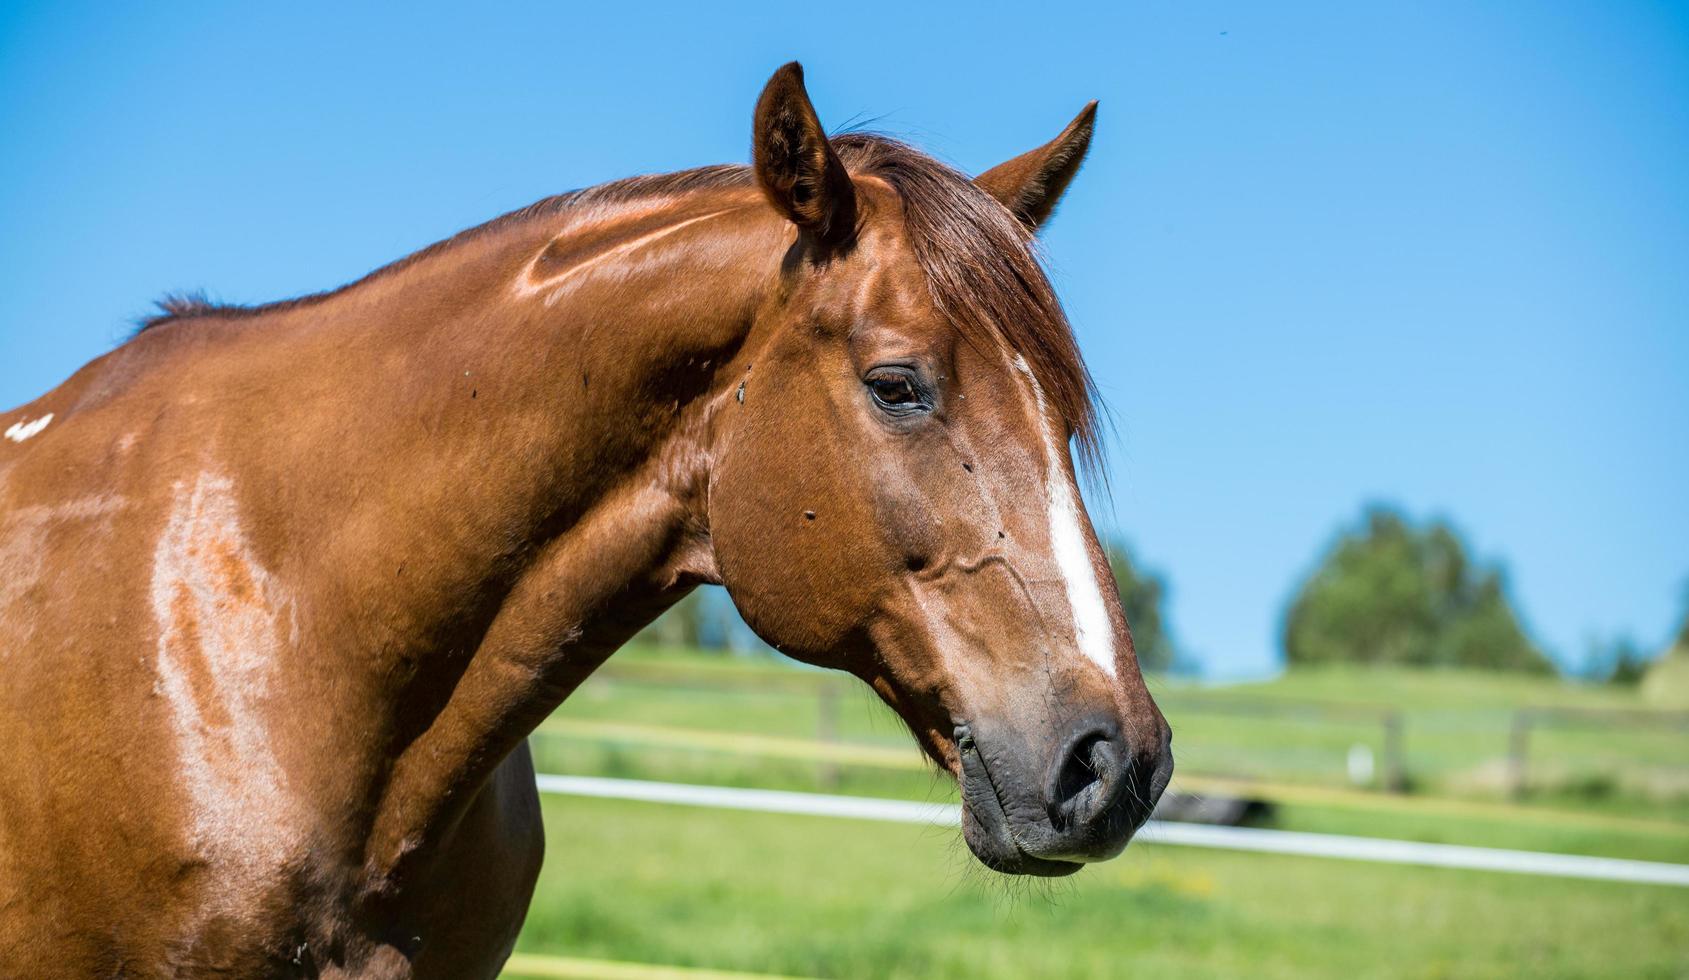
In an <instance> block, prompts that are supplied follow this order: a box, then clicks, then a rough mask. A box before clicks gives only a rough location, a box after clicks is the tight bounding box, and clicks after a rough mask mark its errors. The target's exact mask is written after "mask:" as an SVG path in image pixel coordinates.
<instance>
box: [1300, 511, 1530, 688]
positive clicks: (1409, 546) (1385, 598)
mask: <svg viewBox="0 0 1689 980" xmlns="http://www.w3.org/2000/svg"><path fill="white" fill-rule="evenodd" d="M1284 651H1285V659H1286V661H1287V662H1288V663H1290V664H1291V665H1293V666H1294V665H1300V664H1327V663H1384V664H1412V665H1416V666H1465V667H1484V668H1489V669H1492V670H1519V671H1528V672H1531V673H1550V672H1552V671H1553V669H1554V668H1553V665H1552V664H1551V663H1550V662H1549V660H1548V658H1547V657H1545V656H1543V654H1542V652H1541V651H1540V650H1538V649H1537V648H1536V646H1535V644H1533V643H1532V642H1531V640H1530V638H1529V637H1527V636H1526V635H1525V631H1524V630H1523V629H1522V628H1521V627H1520V626H1519V620H1518V618H1517V617H1516V616H1515V615H1514V612H1513V608H1512V606H1511V604H1509V602H1508V601H1507V594H1506V588H1505V583H1504V582H1503V579H1502V575H1501V572H1500V571H1499V570H1497V569H1495V568H1486V567H1482V566H1478V565H1474V564H1473V563H1472V562H1471V561H1470V560H1469V559H1468V558H1467V555H1466V547H1465V545H1464V544H1463V543H1462V542H1461V540H1460V537H1459V536H1458V535H1457V534H1456V533H1455V532H1454V530H1453V529H1452V528H1450V527H1449V526H1448V525H1447V524H1445V523H1443V522H1442V521H1433V522H1432V523H1431V524H1430V526H1429V527H1426V528H1423V529H1421V528H1416V527H1414V526H1413V525H1412V524H1410V523H1409V522H1408V521H1407V520H1406V519H1405V518H1404V517H1402V515H1401V514H1400V513H1398V512H1396V511H1395V510H1392V509H1390V508H1387V507H1373V508H1370V509H1369V510H1368V511H1367V513H1366V516H1365V518H1364V520H1363V526H1362V527H1361V528H1360V529H1358V530H1353V531H1347V532H1344V533H1343V534H1341V535H1340V536H1339V538H1338V540H1337V543H1336V544H1335V545H1334V546H1333V547H1332V548H1331V550H1330V551H1329V552H1328V553H1327V554H1326V556H1325V558H1324V560H1323V561H1322V562H1321V563H1320V566H1319V568H1318V569H1317V570H1316V571H1315V572H1314V574H1313V575H1312V576H1310V577H1309V578H1308V580H1307V581H1305V582H1303V583H1302V585H1301V587H1300V588H1299V589H1298V590H1297V593H1296V597H1295V598H1294V599H1293V600H1292V601H1291V604H1290V609H1289V612H1288V614H1287V615H1286V617H1285V626H1284Z"/></svg>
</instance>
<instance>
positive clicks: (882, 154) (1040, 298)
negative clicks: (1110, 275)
mask: <svg viewBox="0 0 1689 980" xmlns="http://www.w3.org/2000/svg"><path fill="white" fill-rule="evenodd" d="M831 143H832V146H833V149H834V151H835V152H836V153H838V155H839V158H840V159H841V160H842V161H843V162H844V164H845V168H846V169H847V170H848V171H849V172H850V173H852V174H854V175H859V176H873V177H878V178H880V179H882V180H884V181H885V182H886V183H888V184H890V185H891V187H892V188H893V189H894V190H896V191H897V193H898V195H899V196H900V197H901V198H902V200H903V204H904V221H905V224H906V229H907V233H908V236H909V241H910V244H911V247H912V248H913V250H914V253H915V258H916V261H917V262H918V263H919V264H920V266H921V269H922V271H923V272H924V273H925V274H926V277H927V282H928V285H929V288H930V289H931V290H932V297H933V301H934V303H935V305H937V307H938V308H939V310H940V312H942V313H943V314H944V315H946V316H947V317H949V318H950V319H951V321H952V322H953V323H954V325H955V326H956V328H957V330H958V331H960V332H961V334H962V336H963V337H964V339H966V340H967V341H968V342H969V343H971V344H974V345H976V346H980V347H982V348H989V347H991V346H996V345H998V344H1002V345H1005V346H1007V347H1008V349H1010V350H1012V351H1014V352H1016V353H1018V354H1020V355H1021V356H1022V357H1023V358H1025V360H1026V362H1027V366H1028V367H1029V368H1030V369H1031V371H1032V374H1033V377H1034V378H1036V379H1037V381H1038V384H1039V385H1040V387H1042V388H1043V390H1044V394H1045V397H1046V399H1047V400H1048V402H1049V403H1050V405H1052V406H1053V407H1054V408H1055V409H1056V411H1057V412H1059V413H1060V414H1061V417H1062V419H1063V420H1064V421H1065V422H1066V423H1067V426H1068V429H1069V431H1070V432H1071V433H1072V436H1073V440H1074V445H1075V447H1076V449H1077V451H1078V456H1079V459H1080V462H1081V464H1082V465H1084V466H1085V467H1086V468H1087V469H1088V470H1089V471H1091V472H1093V473H1096V472H1100V469H1101V468H1100V466H1099V465H1098V464H1099V463H1100V458H1101V438H1100V435H1099V433H1098V422H1097V409H1096V397H1095V390H1096V385H1095V383H1094V381H1093V380H1092V378H1091V374H1090V370H1089V369H1088V368H1086V366H1085V362H1084V361H1083V360H1082V359H1081V357H1080V355H1079V345H1078V343H1077V341H1076V340H1075V339H1074V336H1073V331H1072V328H1071V327H1070V326H1069V324H1068V321H1067V316H1066V314H1065V313H1064V312H1063V311H1062V307H1061V303H1060V301H1059V300H1058V299H1057V298H1056V295H1055V292H1054V290H1053V289H1052V288H1051V286H1050V282H1049V279H1048V278H1047V277H1046V276H1045V274H1044V271H1043V268H1042V267H1041V265H1040V264H1039V261H1038V256H1037V251H1036V247H1035V242H1034V239H1033V236H1032V233H1031V232H1030V231H1029V230H1028V229H1027V228H1026V227H1025V226H1024V225H1022V224H1021V223H1020V221H1018V220H1016V219H1015V217H1014V216H1013V215H1012V214H1010V213H1009V211H1008V209H1006V208H1004V207H1003V206H1002V205H1001V204H999V203H998V202H997V201H996V200H995V199H993V198H992V197H991V196H990V195H988V194H986V193H985V192H984V191H983V190H981V189H979V188H978V187H977V186H976V185H975V184H974V183H973V181H971V180H969V179H968V178H967V177H966V176H964V175H963V174H961V173H960V172H958V171H957V170H955V169H953V168H951V167H949V166H947V165H945V164H943V163H941V162H939V161H938V160H935V159H934V158H932V157H931V156H928V155H927V154H925V153H922V152H921V151H920V150H917V149H915V148H914V147H912V146H910V145H908V144H907V143H903V142H901V141H899V140H895V139H892V138H890V137H886V136H882V135H879V134H875V133H859V132H853V133H845V134H842V135H838V136H835V137H833V138H832V140H831ZM755 181H756V178H755V175H754V173H753V172H752V170H751V168H750V167H749V166H747V165H744V164H723V165H719V166H712V167H700V168H696V169H692V170H682V171H678V172H675V173H669V174H652V175H646V176H639V177H629V178H626V179H623V180H617V181H611V182H610V183H606V184H599V185H597V186H595V187H589V188H586V189H584V190H577V191H570V192H568V193H565V194H558V195H555V196H553V197H548V198H545V199H543V200H540V201H537V202H535V203H533V204H530V205H528V206H527V207H524V208H520V209H518V210H515V211H511V212H509V213H508V214H504V215H501V216H499V217H497V218H494V219H492V220H491V221H488V222H485V223H483V224H480V225H476V226H475V227H473V228H469V229H466V230H464V231H461V232H459V233H457V234H456V235H453V236H452V237H450V238H447V239H445V240H443V241H440V242H436V243H435V244H433V245H429V246H428V247H426V248H423V249H420V250H418V251H416V252H413V253H411V254H410V255H407V256H405V257H404V258H402V259H399V260H398V261H396V262H392V263H390V264H388V265H385V266H383V267H381V268H379V269H377V270H375V271H374V272H371V273H369V274H368V275H366V276H364V277H363V278H361V279H358V280H356V281H354V282H350V283H347V284H346V285H344V286H340V287H338V288H336V289H331V290H327V291H324V292H320V293H312V294H309V295H306V296H300V297H296V298H294V299H286V300H280V301H277V302H273V303H263V304H257V305H251V306H241V305H231V304H219V303H213V302H211V301H210V300H208V299H207V298H206V297H205V296H204V294H201V293H178V294H171V295H168V296H166V297H164V298H163V299H161V300H159V301H158V303H157V307H158V312H157V313H156V314H154V315H152V316H150V317H146V318H144V319H143V320H141V321H140V323H139V327H138V329H137V330H136V334H137V335H138V334H142V333H145V332H147V331H150V330H155V329H157V328H159V327H162V326H166V325H168V324H171V323H176V322H179V321H182V320H190V319H194V318H198V317H207V316H215V317H221V318H240V319H245V318H250V317H255V316H260V315H263V314H266V313H273V312H279V311H284V310H290V309H297V308H299V307H304V306H311V305H315V304H317V303H321V302H323V301H324V300H327V299H330V298H332V297H334V296H337V295H339V294H340V293H343V292H345V291H347V290H350V289H353V288H356V287H358V286H360V285H363V284H365V283H368V282H371V281H374V280H376V279H380V278H383V277H386V276H389V275H392V274H394V273H396V272H399V271H401V270H403V269H406V268H409V267H411V266H413V265H415V264H417V263H419V262H422V261H425V260H426V259H429V258H431V257H433V256H435V255H439V254H441V253H443V252H446V251H448V250H450V249H452V248H453V247H454V246H457V245H459V244H461V243H463V242H466V241H469V240H471V239H476V238H481V237H484V236H487V235H490V234H495V233H497V232H499V231H502V230H504V229H506V228H509V227H512V226H515V225H520V224H524V223H526V222H528V221H530V220H534V219H536V218H540V217H545V216H550V215H555V214H557V213H559V212H561V211H565V210H567V209H569V208H572V207H580V206H585V205H592V204H615V203H623V202H628V201H633V200H637V199H640V198H644V197H651V196H656V195H665V194H668V195H672V194H683V193H686V192H688V191H695V190H702V189H708V188H726V187H750V186H753V185H754V184H755Z"/></svg>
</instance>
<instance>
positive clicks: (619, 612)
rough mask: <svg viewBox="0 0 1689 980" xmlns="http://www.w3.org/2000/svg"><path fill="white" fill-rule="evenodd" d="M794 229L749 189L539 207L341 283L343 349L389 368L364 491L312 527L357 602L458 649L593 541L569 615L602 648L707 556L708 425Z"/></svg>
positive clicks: (367, 396)
mask: <svg viewBox="0 0 1689 980" xmlns="http://www.w3.org/2000/svg"><path fill="white" fill-rule="evenodd" d="M784 237H785V232H784V229H783V227H782V226H781V224H780V223H779V222H778V221H777V220H775V218H774V216H773V214H772V212H771V210H770V209H768V208H767V207H766V205H763V204H762V203H761V202H760V199H758V198H756V197H755V196H754V192H751V193H749V194H747V193H746V192H744V191H740V190H731V191H730V190H722V191H719V192H716V191H710V192H693V193H692V194H689V195H687V196H686V197H685V198H682V199H664V200H657V201H630V202H627V203H626V205H625V206H617V207H603V206H600V207H595V208H592V209H581V210H579V211H578V212H577V211H566V212H563V213H561V214H560V215H558V219H557V220H555V221H552V220H542V219H530V221H529V222H525V223H520V224H518V225H517V226H516V227H514V228H512V229H510V230H509V231H508V232H507V233H505V234H503V235H500V236H496V240H491V239H490V240H487V241H472V242H470V243H467V244H466V245H464V246H462V253H463V254H461V255H459V256H453V255H452V254H451V252H452V251H453V250H447V252H446V253H444V254H442V255H439V256H436V257H433V258H431V259H429V260H426V261H424V262H421V263H418V264H416V265H415V266H413V267H411V268H407V269H405V270H402V271H401V272H400V273H399V274H397V275H395V276H392V277H391V278H390V281H387V282H384V283H379V284H373V285H379V286H380V290H379V292H377V293H375V294H373V295H371V296H366V297H361V298H360V297H357V296H356V294H353V295H350V296H348V297H346V298H345V299H344V300H342V301H341V302H343V303H346V304H347V306H346V308H345V309H344V310H343V311H340V312H339V316H340V317H341V318H343V319H345V320H348V321H350V329H349V331H347V332H346V334H345V335H344V336H350V337H352V338H354V339H353V340H350V341H348V340H345V339H344V336H343V337H342V338H341V339H339V340H333V339H331V340H330V341H329V348H328V350H329V352H330V356H331V357H332V359H334V360H337V361H345V360H347V359H352V360H355V361H361V362H363V363H366V364H373V365H383V366H391V367H392V370H381V371H372V372H368V373H367V374H365V375H364V376H363V381H362V382H361V383H360V384H357V385H356V386H355V387H356V390H357V393H358V399H359V401H360V402H361V404H362V406H363V409H362V411H361V415H362V418H363V419H364V420H366V421H367V423H368V425H367V431H366V432H363V433H361V434H360V435H359V436H358V437H357V438H356V439H351V440H346V441H347V442H350V443H353V444H352V445H349V446H346V447H345V448H346V450H347V455H346V456H345V457H344V458H346V459H348V460H349V463H348V468H349V469H350V470H351V472H347V471H345V470H342V471H341V472H338V473H336V474H335V475H334V479H335V481H336V486H338V487H342V488H344V489H343V490H340V491H339V492H340V493H342V494H345V493H354V494H355V496H354V497H352V499H343V500H342V501H341V503H342V504H343V506H342V507H339V508H326V509H324V510H328V511H329V512H334V513H337V514H340V515H342V517H341V520H339V521H337V522H334V523H335V526H333V527H324V528H323V529H322V530H321V532H320V533H317V534H316V535H315V536H316V537H317V538H318V541H319V542H320V544H321V546H322V550H321V551H320V552H319V553H320V554H322V555H323V556H324V557H325V558H326V559H327V561H326V562H325V563H324V565H325V567H330V568H337V569H339V570H340V572H339V575H338V577H339V578H341V581H339V582H337V583H335V585H336V587H337V590H338V593H339V594H340V595H346V594H348V593H351V594H357V595H362V596H363V601H362V602H359V603H354V604H353V606H354V610H355V611H353V614H354V615H361V616H366V617H368V616H370V615H371V614H373V616H374V620H373V621H376V622H387V623H392V624H395V625H394V627H393V629H395V630H403V631H405V632H406V633H407V634H408V635H394V636H390V637H387V638H386V639H387V640H388V641H389V643H390V645H391V646H392V647H393V648H398V649H405V648H408V649H411V650H415V649H417V648H419V647H420V648H422V649H423V651H424V652H425V651H426V650H427V649H428V648H436V649H443V648H455V649H463V648H464V647H466V646H472V645H473V644H474V642H475V641H476V638H477V637H478V636H479V635H480V633H482V632H483V631H484V630H485V629H486V627H487V625H488V624H489V623H490V622H491V620H492V617H493V616H494V615H495V614H496V613H497V611H498V608H499V607H500V604H501V601H502V598H503V596H505V595H507V594H508V593H509V591H510V590H511V589H513V588H515V587H516V586H517V584H518V583H519V582H520V580H521V579H522V578H523V577H524V575H525V574H526V572H527V570H528V569H529V568H530V567H531V566H532V565H534V564H536V563H537V562H539V561H541V560H543V559H544V558H545V556H547V555H548V554H552V553H555V552H558V551H559V550H562V551H565V552H568V551H575V552H578V553H579V555H580V558H579V560H580V562H581V563H582V566H583V568H584V569H590V571H591V575H592V581H591V582H582V583H580V588H579V590H578V593H577V594H576V595H574V596H572V597H571V598H570V600H569V601H570V603H571V604H574V605H578V606H579V607H580V608H581V615H580V617H579V618H578V620H577V622H578V628H577V629H576V630H575V631H574V633H575V635H574V637H573V638H574V639H575V640H576V641H577V642H580V643H583V644H590V645H593V646H596V647H599V648H603V650H604V652H605V653H607V652H608V649H613V648H614V646H615V645H619V643H620V642H622V641H623V640H624V639H625V637H626V635H628V634H631V632H632V631H633V630H635V629H637V628H638V627H639V626H640V625H643V622H644V621H645V620H647V619H648V618H649V617H650V616H653V615H655V613H656V612H657V611H660V609H661V608H662V606H663V605H664V604H665V603H666V602H667V601H672V598H677V597H678V596H679V595H681V594H684V591H685V588H686V587H689V585H690V584H691V583H692V582H694V581H696V580H699V579H709V578H711V577H712V576H711V571H710V567H709V566H710V561H709V558H708V554H707V547H703V548H700V547H699V542H698V541H697V540H695V539H696V536H697V535H696V533H695V531H696V529H698V528H702V527H704V526H707V522H706V520H705V516H704V514H703V513H702V509H703V494H704V486H705V479H706V477H707V462H708V455H709V454H708V450H707V447H706V446H705V445H704V443H705V442H706V441H707V439H708V434H709V432H710V430H711V419H712V418H713V415H714V412H715V411H716V410H717V409H718V408H719V407H720V406H721V405H722V404H723V403H724V402H725V401H726V400H727V399H728V398H730V397H731V392H732V389H733V386H734V385H735V384H737V382H738V380H739V375H740V374H742V370H743V369H742V368H741V367H739V366H738V361H737V360H736V358H737V357H738V355H739V353H740V348H741V346H742V345H743V343H744V341H745V339H746V337H747V335H748V333H749V331H750V328H751V325H752V322H753V320H754V319H755V315H756V311H757V309H758V307H759V305H760V304H761V303H762V301H763V299H764V297H765V296H766V294H767V293H768V290H769V289H770V287H771V286H772V285H773V283H774V282H775V281H776V278H777V276H778V269H779V263H780V258H781V254H782V252H783V248H782V245H783V244H789V242H783V241H782V239H783V238H784ZM303 312H304V311H301V313H303ZM325 312H326V311H325ZM319 319H320V317H319ZM321 334H322V336H323V337H327V338H334V337H335V335H336V332H335V331H332V330H323V331H321ZM319 363H320V362H319ZM337 376H338V377H340V378H342V379H344V378H346V373H345V372H344V371H342V372H340V373H339V374H338V375H337ZM348 383H350V382H348ZM336 437H337V438H342V439H344V438H345V437H344V436H340V435H337V436H336ZM337 455H338V454H337ZM372 489H375V490H378V491H379V492H373V493H372V492H371V490H372ZM331 492H332V491H331ZM321 512H323V511H322V510H319V514H320V513H321ZM371 526H375V527H376V531H375V537H376V538H377V539H378V540H377V541H376V542H373V546H372V541H371V535H370V534H367V533H365V534H359V533H348V532H349V531H351V532H357V531H360V530H368V529H369V528H370V527H371ZM687 529H693V530H692V531H689V530H687ZM400 582H402V583H403V584H402V585H397V584H395V583H400ZM448 596H449V597H454V598H452V599H444V598H443V597H448ZM611 596H614V597H616V598H615V599H614V600H613V601H612V600H611V599H609V598H608V597H611ZM459 597H460V598H459ZM606 603H608V604H609V605H608V606H607V605H606ZM609 606H615V607H616V608H609ZM364 621H365V622H370V621H371V619H369V618H366V619H364ZM598 622H602V623H603V624H604V628H603V629H602V630H595V628H594V624H595V623H598Z"/></svg>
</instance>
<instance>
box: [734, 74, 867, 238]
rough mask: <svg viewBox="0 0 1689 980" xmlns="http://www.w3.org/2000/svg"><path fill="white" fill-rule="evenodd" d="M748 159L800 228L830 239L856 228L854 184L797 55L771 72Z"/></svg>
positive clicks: (772, 196)
mask: <svg viewBox="0 0 1689 980" xmlns="http://www.w3.org/2000/svg"><path fill="white" fill-rule="evenodd" d="M751 159H752V161H753V163H754V165H755V167H756V172H757V183H758V184H760V185H761V186H762V191H763V193H764V194H767V195H768V199H769V201H771V202H773V204H774V207H775V208H776V209H778V210H779V211H780V213H781V214H784V215H785V216H786V217H788V218H790V219H792V222H793V223H794V224H796V225H797V226H798V227H799V228H802V229H804V230H805V231H807V232H809V233H810V234H812V235H814V236H815V237H816V238H817V239H818V240H820V241H821V242H823V243H825V244H828V245H837V244H840V243H842V242H845V241H848V240H849V239H850V237H851V236H852V235H853V234H855V232H856V189H855V188H854V187H853V186H851V183H850V174H848V173H846V172H845V167H844V163H843V162H842V161H840V160H839V157H838V154H836V153H834V152H833V148H832V147H831V146H829V145H828V143H827V134H826V132H825V131H823V130H822V128H821V120H820V118H819V117H817V116H816V115H815V107H814V106H813V105H811V104H810V102H809V93H808V92H805V91H804V87H803V66H802V65H799V64H798V63H797V62H795V61H793V62H790V63H788V64H786V65H784V66H782V67H781V68H780V70H779V71H777V72H775V73H774V77H773V78H770V79H769V80H768V85H767V86H765V87H764V88H763V90H762V97H761V98H759V99H757V111H756V119H755V122H754V129H753V132H752V136H751Z"/></svg>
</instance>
